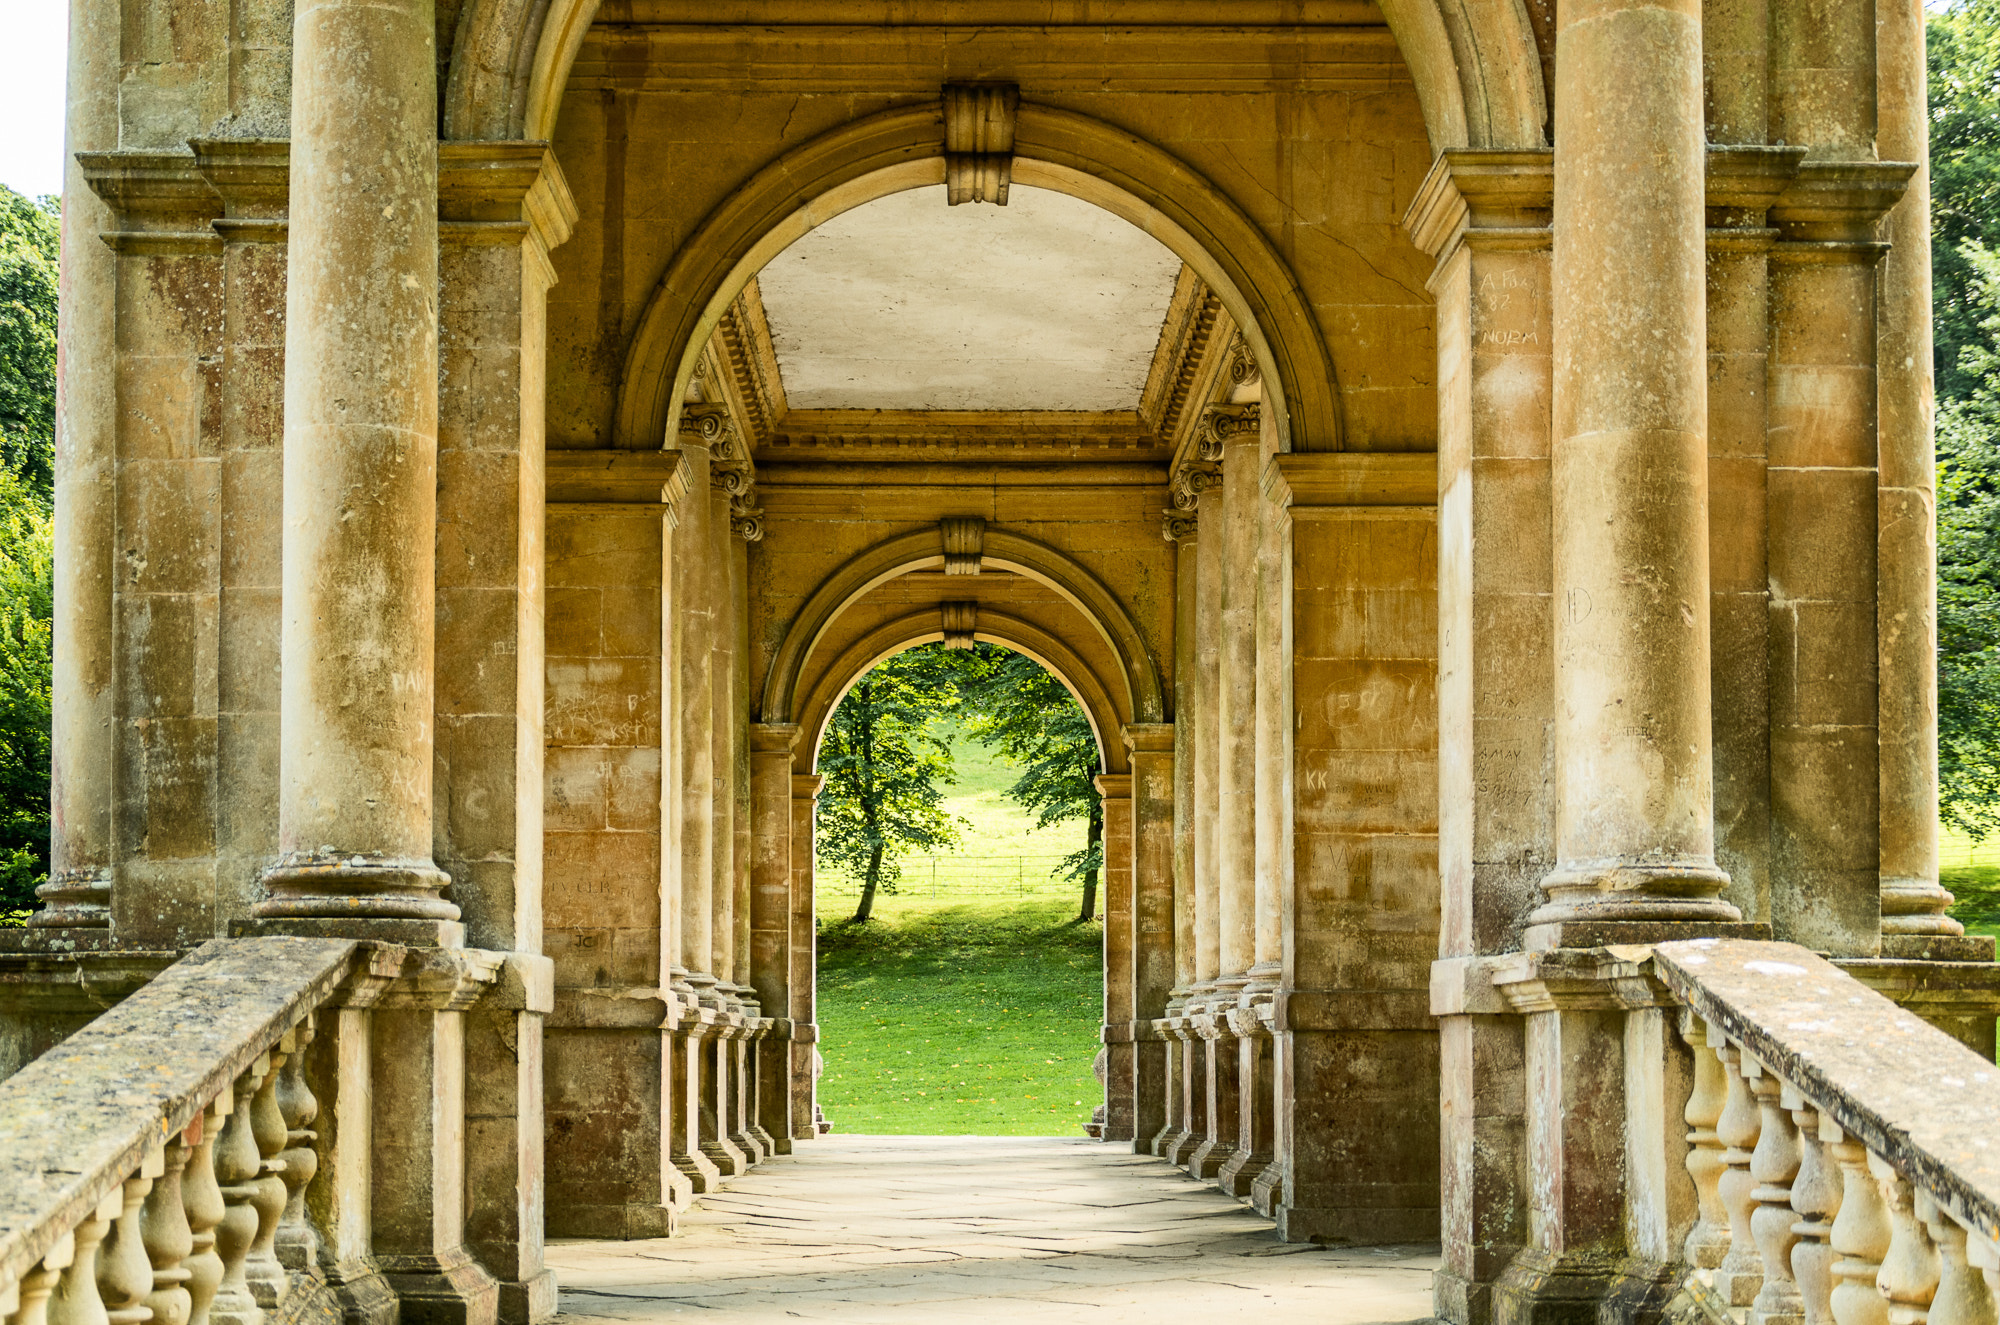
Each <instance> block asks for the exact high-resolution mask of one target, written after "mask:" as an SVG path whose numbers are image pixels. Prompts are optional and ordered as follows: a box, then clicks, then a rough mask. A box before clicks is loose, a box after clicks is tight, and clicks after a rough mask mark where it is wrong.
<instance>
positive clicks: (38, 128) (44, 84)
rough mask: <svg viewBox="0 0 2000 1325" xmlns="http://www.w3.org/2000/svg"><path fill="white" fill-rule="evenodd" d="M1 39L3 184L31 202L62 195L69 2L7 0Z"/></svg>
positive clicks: (0, 179) (0, 174) (0, 177)
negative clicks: (4, 131)
mask: <svg viewBox="0 0 2000 1325" xmlns="http://www.w3.org/2000/svg"><path fill="white" fill-rule="evenodd" d="M0 8H4V9H5V10H6V13H7V18H6V23H5V28H6V40H4V41H0V124H5V125H6V126H7V132H6V133H4V134H0V184H5V185H7V186H8V187H9V188H11V189H14V190H15V191H16V192H19V193H25V194H27V195H28V196H29V197H30V198H39V197H41V196H42V195H43V194H45V193H60V192H62V178H63V74H64V66H65V65H66V64H67V63H68V51H69V0H5V3H4V5H0Z"/></svg>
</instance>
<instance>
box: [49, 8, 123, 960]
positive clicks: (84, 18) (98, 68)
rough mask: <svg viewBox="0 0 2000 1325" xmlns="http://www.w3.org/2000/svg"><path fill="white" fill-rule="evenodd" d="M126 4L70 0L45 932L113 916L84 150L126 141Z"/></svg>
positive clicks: (96, 345) (105, 403)
mask: <svg viewBox="0 0 2000 1325" xmlns="http://www.w3.org/2000/svg"><path fill="white" fill-rule="evenodd" d="M121 28H122V18H121V7H120V6H119V5H118V4H117V3H115V0H72V3H71V4H70V7H69V105H68V117H67V119H66V121H65V124H64V130H63V139H64V142H63V147H64V155H63V160H64V163H65V164H64V174H63V199H64V202H63V215H62V270H61V276H60V280H61V310H60V318H59V322H58V326H57V328H56V340H57V353H56V456H55V497H56V510H55V555H56V565H57V567H58V570H59V573H58V575H57V576H56V581H55V620H54V626H53V634H54V644H55V693H54V695H53V703H52V705H51V709H50V728H51V729H50V734H49V741H50V749H51V755H52V771H51V776H50V786H49V814H50V818H51V821H52V823H51V831H50V849H51V853H52V859H51V862H50V869H49V881H48V882H47V883H46V884H43V885H42V887H41V888H40V889H39V890H38V892H37V895H38V896H40V897H41V898H42V899H43V900H44V901H45V902H46V903H47V904H48V905H47V908H46V909H45V910H43V911H41V912H39V913H38V914H36V915H35V917H34V918H33V919H32V920H30V921H29V922H28V923H29V924H31V925H33V926H34V927H36V928H38V929H52V928H74V929H102V928H104V927H106V926H107V925H109V924H110V922H111V912H110V902H111V866H112V852H111V806H112V801H113V794H112V752H113V749H114V744H113V740H112V724H113V718H114V706H113V696H112V689H111V681H112V675H111V671H112V665H111V660H112V657H113V652H114V651H113V640H112V630H113V627H112V612H111V602H112V580H113V575H114V571H113V557H114V554H115V552H116V548H117V537H116V535H115V533H114V529H115V527H116V521H117V511H116V492H115V490H114V485H113V465H114V462H115V448H116V445H117V435H118V421H117V408H118V397H117V391H116V386H115V383H114V381H113V373H112V370H113V367H114V365H115V362H116V357H117V341H116V315H117V300H116V283H117V274H118V261H117V258H116V257H114V256H113V255H112V252H111V250H110V249H109V248H107V247H105V245H104V244H103V242H102V241H100V240H99V239H98V235H100V234H102V233H104V232H105V231H107V230H111V229H113V228H115V227H114V226H113V225H112V224H111V217H110V213H109V211H108V210H107V208H106V207H105V205H104V203H103V202H101V201H100V200H99V199H98V197H97V195H96V194H95V193H93V192H91V190H90V187H89V185H88V183H87V182H86V181H85V178H84V170H83V167H82V165H80V164H79V163H78V161H77V159H76V154H77V153H79V152H109V151H112V150H114V149H116V148H117V146H118V92H117V88H118V76H119V41H120V32H121Z"/></svg>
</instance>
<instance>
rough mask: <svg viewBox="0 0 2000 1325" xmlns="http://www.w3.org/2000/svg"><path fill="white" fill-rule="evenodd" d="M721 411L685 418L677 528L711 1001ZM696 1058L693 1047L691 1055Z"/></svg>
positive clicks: (695, 904)
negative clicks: (713, 574) (716, 459)
mask: <svg viewBox="0 0 2000 1325" xmlns="http://www.w3.org/2000/svg"><path fill="white" fill-rule="evenodd" d="M712 417H713V416H702V417H700V418H697V419H693V420H688V419H683V420H682V423H681V454H682V455H683V456H685V457H686V458H687V468H688V497H689V500H688V501H687V503H686V509H685V510H683V511H682V512H681V519H680V527H679V529H677V530H676V531H675V534H674V548H675V551H676V553H677V554H678V555H676V556H675V557H674V600H675V602H676V603H678V604H679V607H678V610H677V611H676V612H675V613H674V622H675V627H676V630H677V631H678V634H677V636H676V640H677V645H676V648H675V653H676V654H677V655H678V657H679V659H680V669H679V674H680V681H679V684H678V685H677V686H676V691H677V695H676V698H677V702H678V704H679V708H678V711H677V719H678V722H677V725H678V728H679V736H680V740H679V750H680V756H679V760H678V763H679V774H680V791H681V854H680V897H681V906H680V915H681V965H682V966H683V967H684V968H686V970H687V980H688V985H689V987H690V988H691V989H692V990H693V991H694V994H695V996H696V997H697V998H699V999H701V1000H703V1001H705V1002H711V1003H712V1000H713V998H714V994H713V990H714V988H715V966H714V962H715V954H714V940H715V912H714V909H713V907H714V895H715V889H714V878H715V873H714V867H715V819H714V808H715V691H714V673H713V670H712V665H711V664H712V659H711V657H710V652H709V649H708V647H706V646H707V642H708V640H709V639H710V638H711V636H712V635H713V633H714V613H713V611H712V610H711V601H712V600H711V598H710V595H709V581H710V563H711V562H712V560H713V551H712V550H713V547H714V544H715V539H714V537H713V536H712V535H711V533H710V532H709V513H710V510H711V508H712V505H713V503H712V502H710V501H709V500H707V499H706V497H707V494H708V491H709V477H708V476H709V452H708V444H709V442H710V441H711V440H712V439H713V437H714V436H715V432H714V430H713V429H707V430H705V429H704V426H703V425H705V424H707V423H709V422H710V420H711V419H712ZM689 1059H690V1061H691V1060H692V1054H691V1053H690V1055H689Z"/></svg>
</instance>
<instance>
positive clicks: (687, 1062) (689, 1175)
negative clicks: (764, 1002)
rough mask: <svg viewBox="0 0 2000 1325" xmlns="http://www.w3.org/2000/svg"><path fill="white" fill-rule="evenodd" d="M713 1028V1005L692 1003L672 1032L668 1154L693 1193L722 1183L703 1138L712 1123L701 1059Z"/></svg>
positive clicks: (707, 1089) (706, 1076)
mask: <svg viewBox="0 0 2000 1325" xmlns="http://www.w3.org/2000/svg"><path fill="white" fill-rule="evenodd" d="M715 1031H716V1011H715V1009H714V1008H712V1007H692V1008H687V1009H684V1010H683V1011H682V1013H681V1017H680V1024H679V1025H678V1026H677V1027H676V1028H675V1031H674V1036H673V1044H672V1048H673V1054H674V1064H673V1082H674V1095H673V1109H672V1118H671V1125H672V1129H673V1139H672V1150H671V1155H670V1158H671V1159H672V1161H673V1165H674V1168H675V1169H677V1170H678V1171H679V1172H680V1174H681V1176H682V1177H683V1178H685V1179H686V1180H687V1183H688V1186H689V1188H690V1189H691V1190H692V1191H694V1192H696V1193H706V1192H712V1191H716V1190H718V1189H720V1187H721V1186H722V1170H721V1169H720V1168H718V1167H717V1166H716V1163H715V1159H714V1157H713V1156H711V1155H710V1154H709V1153H708V1152H707V1150H706V1148H705V1147H704V1146H703V1144H702V1142H703V1141H704V1140H705V1139H706V1137H707V1134H708V1133H707V1129H706V1127H705V1126H704V1121H705V1119H706V1122H707V1123H708V1124H711V1125H712V1123H713V1121H714V1115H713V1114H712V1113H711V1112H710V1111H709V1108H708V1092H709V1088H710V1087H709V1082H708V1076H709V1072H708V1069H707V1067H706V1066H705V1063H704V1060H705V1059H706V1058H708V1057H709V1053H708V1044H709V1041H710V1040H711V1039H712V1038H713V1037H714V1035H715Z"/></svg>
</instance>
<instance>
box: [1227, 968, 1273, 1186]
mask: <svg viewBox="0 0 2000 1325" xmlns="http://www.w3.org/2000/svg"><path fill="white" fill-rule="evenodd" d="M1269 1007H1270V1005H1269V1004H1268V1003H1267V1004H1264V1005H1263V1006H1261V1007H1246V1008H1231V1009H1230V1011H1229V1019H1230V1023H1231V1024H1230V1029H1231V1030H1232V1031H1234V1032H1235V1035H1236V1053H1237V1059H1236V1080H1237V1084H1238V1086H1239V1087H1240V1089H1241V1094H1242V1105H1241V1107H1240V1109H1239V1110H1238V1112H1237V1118H1236V1146H1235V1149H1234V1150H1232V1151H1231V1152H1230V1155H1229V1158H1228V1159H1227V1160H1226V1161H1224V1163H1223V1165H1222V1169H1221V1171H1220V1172H1218V1173H1217V1174H1216V1185H1217V1186H1219V1187H1221V1188H1222V1190H1223V1191H1225V1192H1228V1193H1229V1194H1230V1195H1231V1196H1234V1197H1236V1198H1237V1199H1239V1200H1242V1199H1246V1198H1249V1197H1251V1196H1252V1194H1253V1192H1254V1191H1255V1189H1256V1185H1257V1183H1258V1181H1259V1179H1261V1178H1262V1177H1263V1176H1264V1174H1266V1173H1268V1172H1270V1170H1271V1167H1272V1165H1271V1159H1272V1127H1271V1124H1272V1122H1273V1120H1274V1119H1275V1117H1276V1110H1275V1107H1274V1106H1275V1104H1276V1098H1277V1096H1276V1080H1275V1077H1274V1075H1273V1070H1272V1069H1273V1066H1274V1064H1273V1062H1272V1056H1271V1026H1270V1023H1269V1022H1268V1021H1267V1020H1265V1016H1267V1015H1268V1013H1269ZM1260 1014H1263V1015H1260ZM1279 1179H1280V1175H1278V1174H1272V1181H1271V1182H1270V1183H1267V1184H1265V1194H1264V1201H1263V1204H1262V1205H1261V1206H1260V1208H1261V1209H1263V1210H1265V1211H1268V1210H1269V1209H1270V1208H1271V1206H1272V1204H1273V1203H1274V1202H1275V1199H1276V1198H1275V1196H1274V1195H1273V1194H1272V1190H1273V1188H1274V1187H1275V1185H1276V1184H1277V1182H1278V1181H1279ZM1252 1203H1253V1204H1256V1202H1254V1201H1253V1202H1252Z"/></svg>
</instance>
